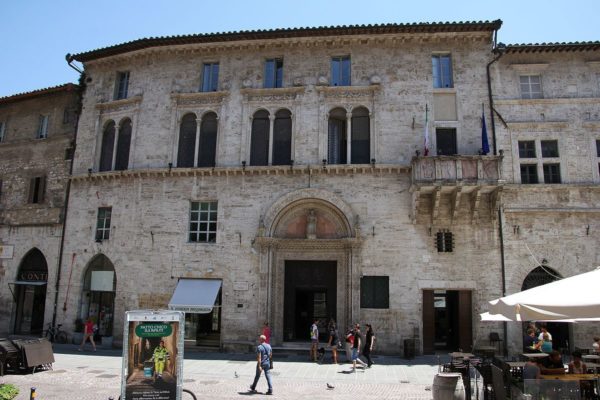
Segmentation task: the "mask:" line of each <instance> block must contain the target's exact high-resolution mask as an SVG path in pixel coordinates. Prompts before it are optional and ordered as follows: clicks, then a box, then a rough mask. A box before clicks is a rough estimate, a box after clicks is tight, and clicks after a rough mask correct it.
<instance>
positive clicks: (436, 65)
mask: <svg viewBox="0 0 600 400" xmlns="http://www.w3.org/2000/svg"><path fill="white" fill-rule="evenodd" d="M431 63H432V66H433V87H434V88H436V89H440V88H452V87H454V81H453V79H452V57H451V56H450V54H436V55H433V56H432V57H431Z"/></svg>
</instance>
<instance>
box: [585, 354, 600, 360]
mask: <svg viewBox="0 0 600 400" xmlns="http://www.w3.org/2000/svg"><path fill="white" fill-rule="evenodd" d="M581 358H583V359H584V360H590V361H591V360H594V361H598V360H600V355H598V354H584V355H583V356H581Z"/></svg>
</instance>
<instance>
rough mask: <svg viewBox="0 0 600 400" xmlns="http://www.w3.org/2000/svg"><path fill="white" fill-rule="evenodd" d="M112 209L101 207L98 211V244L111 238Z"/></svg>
mask: <svg viewBox="0 0 600 400" xmlns="http://www.w3.org/2000/svg"><path fill="white" fill-rule="evenodd" d="M111 215H112V207H100V208H99V209H98V222H97V224H96V242H101V241H103V240H108V239H109V238H110V218H111Z"/></svg>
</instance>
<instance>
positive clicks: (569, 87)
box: [491, 42, 600, 348]
mask: <svg viewBox="0 0 600 400" xmlns="http://www.w3.org/2000/svg"><path fill="white" fill-rule="evenodd" d="M599 61H600V44H599V43H598V42H594V43H570V44H564V43H563V44H544V45H510V46H508V47H507V48H506V51H505V52H504V54H503V55H502V56H501V58H500V59H499V60H498V61H497V62H496V63H495V64H494V65H493V66H492V68H491V76H492V81H493V93H494V106H495V109H496V110H497V111H498V114H497V115H498V116H499V118H496V121H497V123H496V129H497V133H496V136H497V138H498V148H499V149H503V150H504V160H503V163H502V164H503V172H502V173H503V176H504V178H505V180H506V184H505V185H504V187H503V192H502V204H501V206H500V210H501V214H502V224H503V231H504V242H503V243H504V251H505V263H506V274H505V280H506V291H507V293H514V292H517V291H520V290H522V289H524V288H530V287H532V286H531V285H532V284H540V283H546V282H548V281H551V280H554V279H559V278H561V277H568V276H572V275H575V274H579V273H583V272H587V271H590V270H591V269H593V268H596V267H597V266H599V265H600V252H599V251H598V244H599V239H598V238H599V237H600V236H599V235H598V230H599V229H600V218H599V217H600V214H599V213H600V207H599V206H600V186H599V183H600V176H599V170H600V69H599V66H600V64H599ZM498 119H500V120H499V121H498ZM557 295H559V296H560V295H566V296H568V294H566V293H565V294H557ZM507 328H508V332H509V335H508V340H509V345H510V346H511V347H512V348H518V347H519V346H520V343H521V335H522V331H521V326H519V325H517V324H510V323H509V324H508V326H507ZM551 328H552V330H554V332H557V333H559V335H558V336H559V337H560V341H559V342H557V343H554V345H555V347H569V346H570V347H571V348H572V347H573V346H580V347H589V346H590V343H591V342H590V338H591V337H593V336H596V335H597V334H598V329H599V328H600V327H599V326H598V324H596V323H590V324H558V325H557V324H551ZM555 342H556V340H555Z"/></svg>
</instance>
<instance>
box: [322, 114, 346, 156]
mask: <svg viewBox="0 0 600 400" xmlns="http://www.w3.org/2000/svg"><path fill="white" fill-rule="evenodd" d="M346 154H347V149H346V110H344V109H343V108H335V109H333V110H331V112H330V113H329V132H328V139H327V162H328V163H329V164H346V160H347V158H346Z"/></svg>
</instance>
